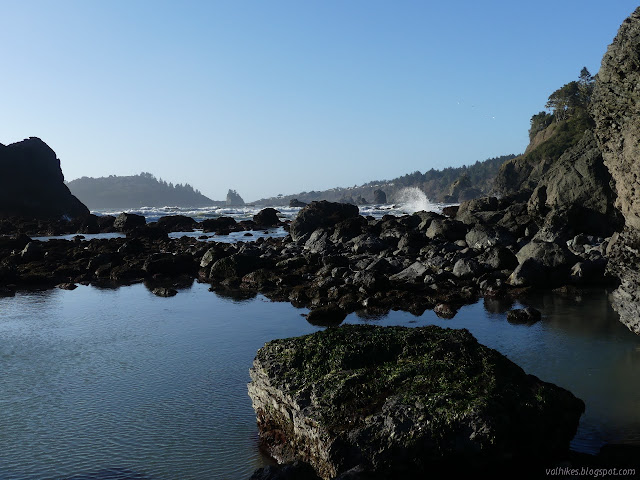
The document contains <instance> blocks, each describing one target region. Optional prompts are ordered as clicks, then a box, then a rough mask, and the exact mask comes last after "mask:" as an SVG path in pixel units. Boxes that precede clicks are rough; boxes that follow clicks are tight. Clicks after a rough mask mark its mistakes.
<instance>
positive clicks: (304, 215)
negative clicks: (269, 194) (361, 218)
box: [289, 200, 359, 242]
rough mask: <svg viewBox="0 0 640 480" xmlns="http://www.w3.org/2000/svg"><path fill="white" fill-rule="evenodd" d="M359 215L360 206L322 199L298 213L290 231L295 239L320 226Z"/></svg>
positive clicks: (330, 224)
mask: <svg viewBox="0 0 640 480" xmlns="http://www.w3.org/2000/svg"><path fill="white" fill-rule="evenodd" d="M358 215H359V210H358V207H357V206H355V205H351V204H347V203H335V202H328V201H326V200H321V201H319V202H311V203H310V204H309V205H307V206H306V207H304V208H303V209H302V210H300V212H299V213H298V216H297V217H296V218H295V220H293V222H291V226H290V229H289V233H290V234H291V238H292V239H293V240H294V241H296V242H297V241H298V240H300V239H301V238H303V237H304V236H306V235H309V234H311V232H313V231H314V230H316V229H318V228H326V227H333V226H334V225H336V224H337V223H339V222H342V221H343V220H347V219H348V218H352V217H356V216H358Z"/></svg>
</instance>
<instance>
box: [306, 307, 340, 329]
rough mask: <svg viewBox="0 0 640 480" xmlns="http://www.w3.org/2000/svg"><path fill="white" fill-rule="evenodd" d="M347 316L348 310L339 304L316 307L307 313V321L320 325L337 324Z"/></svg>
mask: <svg viewBox="0 0 640 480" xmlns="http://www.w3.org/2000/svg"><path fill="white" fill-rule="evenodd" d="M345 318H347V312H345V311H344V310H343V309H342V308H340V307H339V306H337V305H327V306H324V307H318V308H314V309H313V310H311V311H309V313H308V314H307V322H309V323H310V324H311V325H318V326H323V327H325V326H336V325H340V324H341V323H342V321H343V320H344V319H345Z"/></svg>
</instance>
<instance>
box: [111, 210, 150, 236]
mask: <svg viewBox="0 0 640 480" xmlns="http://www.w3.org/2000/svg"><path fill="white" fill-rule="evenodd" d="M146 224H147V220H146V219H145V218H144V217H143V216H142V215H137V214H135V213H125V212H123V213H121V214H120V215H118V216H117V217H116V219H115V220H114V222H113V227H114V228H115V229H116V230H118V231H119V232H129V231H131V230H133V229H135V228H137V227H144V226H145V225H146Z"/></svg>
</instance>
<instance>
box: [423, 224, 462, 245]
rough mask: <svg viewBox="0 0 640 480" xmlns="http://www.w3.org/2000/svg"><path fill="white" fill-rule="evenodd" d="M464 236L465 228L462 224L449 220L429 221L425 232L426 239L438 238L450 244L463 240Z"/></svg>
mask: <svg viewBox="0 0 640 480" xmlns="http://www.w3.org/2000/svg"><path fill="white" fill-rule="evenodd" d="M466 234H467V227H466V226H465V225H464V224H463V223H462V222H459V221H457V220H453V219H450V218H444V219H442V220H441V219H435V220H433V221H431V223H430V224H429V228H427V231H426V235H427V237H428V238H440V239H444V240H449V241H452V242H455V241H456V240H464V236H465V235H466Z"/></svg>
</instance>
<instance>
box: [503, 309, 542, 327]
mask: <svg viewBox="0 0 640 480" xmlns="http://www.w3.org/2000/svg"><path fill="white" fill-rule="evenodd" d="M541 318H542V314H541V313H540V311H538V310H536V309H535V308H533V307H526V308H519V309H514V310H509V311H508V312H507V321H508V322H509V323H526V324H533V323H535V322H537V321H539V320H540V319H541Z"/></svg>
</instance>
